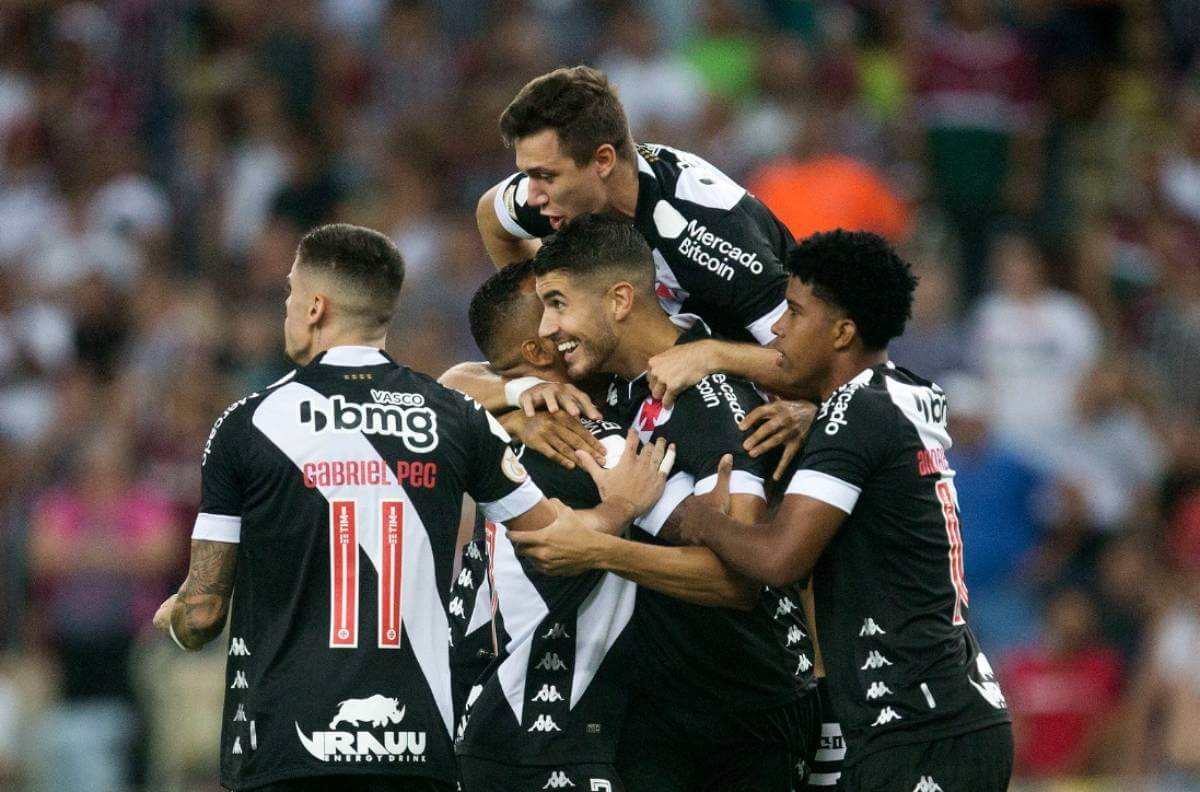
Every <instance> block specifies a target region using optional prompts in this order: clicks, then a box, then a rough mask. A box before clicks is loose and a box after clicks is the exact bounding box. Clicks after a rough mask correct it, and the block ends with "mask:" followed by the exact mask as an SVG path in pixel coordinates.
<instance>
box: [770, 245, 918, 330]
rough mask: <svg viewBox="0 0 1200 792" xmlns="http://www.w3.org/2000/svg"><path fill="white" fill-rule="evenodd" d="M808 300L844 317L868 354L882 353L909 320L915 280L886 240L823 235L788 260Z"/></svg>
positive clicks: (789, 256)
mask: <svg viewBox="0 0 1200 792" xmlns="http://www.w3.org/2000/svg"><path fill="white" fill-rule="evenodd" d="M787 263H788V269H789V270H791V273H792V275H794V276H796V277H797V278H799V279H800V282H801V283H805V284H808V285H811V286H812V290H813V294H814V295H816V296H817V297H820V298H821V299H822V300H824V301H825V302H827V303H830V304H832V305H835V306H837V307H838V308H840V309H841V310H843V311H845V312H846V315H847V316H848V317H850V319H852V320H853V321H854V324H855V325H856V326H857V327H858V335H859V337H860V338H862V340H863V344H865V345H866V346H867V347H868V348H869V349H885V348H886V347H887V345H888V341H891V340H892V339H893V338H895V337H897V336H899V335H901V334H902V333H903V332H904V324H905V322H907V321H908V319H909V317H910V316H912V301H913V290H914V289H916V287H917V277H916V276H915V275H913V274H912V268H911V267H909V265H908V263H907V262H905V261H904V260H903V259H902V258H900V256H899V255H897V254H896V251H895V250H893V249H892V246H891V245H889V244H888V242H887V240H885V239H884V238H883V237H881V236H879V235H878V234H872V233H871V232H869V231H843V230H842V229H840V228H839V229H837V230H836V231H823V232H821V233H818V234H813V235H812V236H810V237H808V238H807V239H805V240H804V241H802V242H801V243H800V244H799V245H798V246H796V248H795V249H794V250H792V251H791V252H790V253H789V254H788V259H787Z"/></svg>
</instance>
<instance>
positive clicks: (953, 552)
mask: <svg viewBox="0 0 1200 792" xmlns="http://www.w3.org/2000/svg"><path fill="white" fill-rule="evenodd" d="M934 489H935V490H936V491H937V497H938V500H939V501H940V502H941V504H942V517H944V518H945V520H946V538H947V539H948V540H949V541H950V583H951V585H953V586H954V624H966V623H967V620H966V619H964V618H963V615H962V610H963V606H964V605H968V604H969V601H968V597H967V578H966V575H965V574H964V573H963V541H962V530H961V529H960V527H959V522H958V507H957V505H956V501H957V500H958V498H957V497H955V493H954V483H953V482H951V481H950V480H948V479H942V480H941V481H939V482H938V483H937V484H936V485H935V487H934Z"/></svg>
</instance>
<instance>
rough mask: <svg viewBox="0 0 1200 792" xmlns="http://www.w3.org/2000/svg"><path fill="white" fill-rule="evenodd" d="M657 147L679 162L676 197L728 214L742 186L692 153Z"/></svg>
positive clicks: (740, 193) (744, 189) (735, 204)
mask: <svg viewBox="0 0 1200 792" xmlns="http://www.w3.org/2000/svg"><path fill="white" fill-rule="evenodd" d="M659 148H660V149H661V150H666V151H670V152H672V153H674V154H675V158H676V159H677V160H678V161H679V177H678V178H677V179H676V180H675V197H676V198H682V199H683V200H685V201H691V202H692V203H694V204H699V205H700V206H707V207H709V208H710V209H724V210H725V211H729V210H730V209H732V208H733V207H735V206H737V202H738V201H740V200H742V197H743V196H745V194H746V188H745V187H742V186H741V185H740V184H738V183H737V182H735V181H734V180H733V179H731V178H729V177H728V176H726V175H725V174H724V173H722V172H721V171H719V170H717V169H716V167H714V166H713V165H712V164H711V163H709V162H707V161H705V160H703V159H701V158H700V157H697V156H696V155H695V154H690V153H688V152H686V151H680V150H679V149H673V148H670V147H669V146H660V147H659Z"/></svg>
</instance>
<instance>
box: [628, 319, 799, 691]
mask: <svg viewBox="0 0 1200 792" xmlns="http://www.w3.org/2000/svg"><path fill="white" fill-rule="evenodd" d="M671 321H672V322H674V323H675V324H676V325H678V326H680V327H685V328H690V329H688V330H687V331H686V332H684V333H683V334H682V335H681V336H680V339H679V343H688V342H691V341H695V340H698V339H701V338H708V337H710V332H709V329H708V328H707V327H706V326H705V324H704V322H703V321H700V320H699V319H698V318H697V317H695V316H691V315H687V314H684V315H677V316H673V317H671ZM762 402H763V400H762V397H761V396H760V395H759V394H758V392H757V391H756V390H755V389H754V387H753V386H752V385H751V384H750V383H748V382H746V381H745V380H741V379H737V378H735V377H730V376H726V375H724V374H714V375H712V376H709V377H706V378H704V379H703V380H701V381H700V382H699V383H697V384H696V385H695V386H693V387H691V388H688V389H687V390H685V391H684V392H683V393H681V394H680V395H679V397H678V399H677V400H676V401H675V403H674V404H673V405H672V406H671V407H670V408H664V407H663V405H662V402H661V401H658V400H657V399H654V398H652V397H651V396H650V387H649V385H648V384H647V382H646V377H645V375H642V376H640V377H638V378H637V379H635V380H632V381H626V380H623V379H620V378H614V380H613V383H612V384H611V386H610V388H609V392H608V399H607V409H608V410H610V411H612V412H613V415H614V416H618V417H619V420H622V421H625V422H631V423H632V424H633V425H634V426H636V427H637V429H638V432H639V434H640V436H641V439H642V442H653V441H655V440H657V439H658V438H660V437H662V438H666V440H667V441H668V442H671V443H674V444H675V451H676V460H675V468H674V472H673V473H672V475H671V477H670V478H669V479H668V481H667V487H666V491H665V492H664V494H663V497H662V498H661V499H660V500H659V502H658V503H657V504H656V505H655V506H654V508H652V509H651V510H650V511H649V512H648V513H647V514H645V515H643V516H642V517H640V518H638V520H637V521H636V522H635V524H634V525H635V527H634V529H633V538H635V539H638V540H639V541H645V542H651V543H655V544H663V543H664V542H662V541H661V540H660V539H659V538H658V533H659V531H660V530H661V529H662V526H663V523H664V522H665V521H666V519H667V518H668V517H669V516H670V515H671V512H673V511H674V510H675V508H676V507H677V506H678V505H679V504H680V503H682V502H683V500H684V499H685V498H687V497H688V496H689V495H692V494H697V495H702V494H704V493H706V492H709V491H711V490H712V488H713V487H714V486H715V484H716V479H717V467H718V465H719V463H720V460H721V457H722V456H723V455H724V454H727V453H731V454H733V473H732V476H731V480H730V491H731V492H732V493H734V494H750V495H757V496H759V497H764V488H763V480H764V477H765V476H766V475H767V474H768V472H769V471H770V470H771V469H772V467H773V465H774V461H775V460H774V459H773V458H769V456H768V458H758V459H754V458H752V457H750V456H749V455H748V454H746V452H745V450H744V449H743V448H742V441H743V439H744V435H743V433H742V431H741V430H740V429H739V428H738V423H739V422H740V421H741V420H742V418H744V417H745V415H746V413H747V412H749V411H750V410H752V409H754V408H755V407H757V406H758V405H760V404H762ZM635 621H636V627H637V648H636V653H637V659H636V663H635V666H636V668H637V680H636V684H637V687H638V688H639V689H640V690H641V691H642V692H643V694H644V697H645V699H646V700H647V701H670V702H673V703H678V704H680V705H682V706H686V707H689V708H692V709H698V710H710V711H749V710H754V709H765V708H768V707H778V706H781V705H783V704H786V703H787V702H789V701H794V700H795V699H796V698H797V697H798V696H799V695H800V694H801V693H802V692H803V691H805V690H808V689H811V688H812V687H814V686H815V684H816V683H815V680H814V678H813V672H812V667H813V664H812V658H813V652H812V643H811V639H810V638H809V636H808V629H807V625H806V624H805V622H804V611H803V607H802V603H801V599H800V587H799V586H789V587H787V588H785V589H773V588H764V589H763V592H762V596H761V597H760V600H759V603H758V605H757V606H755V608H754V609H752V610H750V611H738V610H732V609H726V608H711V607H704V606H700V605H693V604H689V603H686V602H683V601H682V600H678V599H674V598H672V597H669V596H667V595H665V594H660V593H658V592H655V591H650V590H643V591H642V592H640V593H639V595H638V603H637V615H636V620H635ZM652 706H653V704H652Z"/></svg>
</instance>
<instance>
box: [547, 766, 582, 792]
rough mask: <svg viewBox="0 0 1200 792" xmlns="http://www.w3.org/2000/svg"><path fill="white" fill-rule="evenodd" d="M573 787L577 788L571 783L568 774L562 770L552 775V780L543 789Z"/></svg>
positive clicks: (548, 780)
mask: <svg viewBox="0 0 1200 792" xmlns="http://www.w3.org/2000/svg"><path fill="white" fill-rule="evenodd" d="M573 786H575V784H574V783H573V782H572V781H571V779H569V778H567V774H566V773H565V772H563V771H562V770H555V771H554V772H553V773H551V774H550V778H549V779H547V780H546V783H545V784H544V785H543V786H542V789H566V788H567V787H573Z"/></svg>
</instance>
